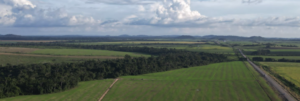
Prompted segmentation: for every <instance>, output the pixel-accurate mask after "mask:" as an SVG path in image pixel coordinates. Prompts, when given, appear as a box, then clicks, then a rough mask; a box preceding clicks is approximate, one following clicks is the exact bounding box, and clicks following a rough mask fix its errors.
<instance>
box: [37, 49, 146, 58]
mask: <svg viewBox="0 0 300 101" xmlns="http://www.w3.org/2000/svg"><path fill="white" fill-rule="evenodd" d="M31 53H32V54H43V55H63V56H119V57H124V56H125V55H126V54H128V55H130V56H133V57H140V56H144V57H149V56H150V55H146V54H141V53H133V52H120V51H109V50H92V49H41V50H36V51H33V52H31Z"/></svg>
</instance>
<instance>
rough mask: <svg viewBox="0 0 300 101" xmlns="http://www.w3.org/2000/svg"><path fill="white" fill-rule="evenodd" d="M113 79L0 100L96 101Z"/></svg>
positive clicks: (0, 100)
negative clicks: (65, 89)
mask: <svg viewBox="0 0 300 101" xmlns="http://www.w3.org/2000/svg"><path fill="white" fill-rule="evenodd" d="M113 81H114V80H113V79H106V80H95V81H87V82H80V83H79V85H78V87H76V88H74V89H71V90H67V91H64V92H59V93H53V94H44V95H28V96H18V97H11V98H5V99H0V101H97V100H98V99H99V98H100V97H101V96H102V94H103V93H104V92H105V91H106V90H107V88H108V87H109V86H110V84H111V83H112V82H113Z"/></svg>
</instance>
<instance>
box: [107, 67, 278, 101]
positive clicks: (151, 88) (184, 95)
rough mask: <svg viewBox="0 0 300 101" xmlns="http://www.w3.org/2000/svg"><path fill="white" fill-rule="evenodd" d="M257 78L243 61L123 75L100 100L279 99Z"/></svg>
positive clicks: (249, 100)
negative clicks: (137, 74)
mask: <svg viewBox="0 0 300 101" xmlns="http://www.w3.org/2000/svg"><path fill="white" fill-rule="evenodd" d="M257 78H259V75H254V74H253V70H251V69H249V68H247V67H246V66H245V65H244V63H243V62H226V63H216V64H211V65H207V66H198V67H191V68H188V69H179V70H173V71H168V72H160V73H152V74H146V75H141V76H125V77H122V78H121V79H120V80H119V81H118V82H117V83H116V84H115V85H114V87H113V88H112V89H111V90H110V91H109V92H108V94H107V95H106V96H105V97H104V99H103V101H141V100H143V101H220V100H222V101H258V100H259V101H270V100H273V101H274V100H275V101H279V100H280V99H279V98H278V97H277V96H276V94H275V93H274V92H273V91H272V90H271V88H270V87H269V86H267V84H266V83H265V82H261V83H262V84H261V83H259V82H258V81H257ZM268 96H269V97H268Z"/></svg>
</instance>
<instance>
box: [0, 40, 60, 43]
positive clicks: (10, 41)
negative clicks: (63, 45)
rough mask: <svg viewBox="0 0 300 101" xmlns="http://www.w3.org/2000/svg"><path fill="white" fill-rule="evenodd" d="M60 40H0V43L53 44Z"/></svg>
mask: <svg viewBox="0 0 300 101" xmlns="http://www.w3.org/2000/svg"><path fill="white" fill-rule="evenodd" d="M55 41H62V40H0V43H16V42H55Z"/></svg>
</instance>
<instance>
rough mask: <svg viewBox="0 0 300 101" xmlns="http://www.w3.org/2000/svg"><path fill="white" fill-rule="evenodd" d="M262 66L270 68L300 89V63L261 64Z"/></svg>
mask: <svg viewBox="0 0 300 101" xmlns="http://www.w3.org/2000/svg"><path fill="white" fill-rule="evenodd" d="M260 64H262V65H266V66H270V67H271V69H272V71H274V72H275V73H277V74H279V75H280V76H283V77H284V78H285V79H287V80H289V81H291V82H293V83H295V84H296V85H297V86H298V87H300V63H290V62H260Z"/></svg>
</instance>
